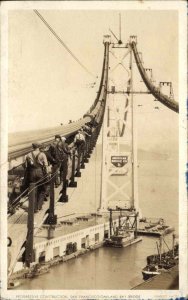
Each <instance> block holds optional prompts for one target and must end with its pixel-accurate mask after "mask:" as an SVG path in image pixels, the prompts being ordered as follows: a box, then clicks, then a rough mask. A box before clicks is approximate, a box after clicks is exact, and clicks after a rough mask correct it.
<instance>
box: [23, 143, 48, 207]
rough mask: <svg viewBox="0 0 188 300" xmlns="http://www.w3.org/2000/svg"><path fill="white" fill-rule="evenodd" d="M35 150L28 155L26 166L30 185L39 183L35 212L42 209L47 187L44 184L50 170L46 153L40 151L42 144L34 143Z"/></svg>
mask: <svg viewBox="0 0 188 300" xmlns="http://www.w3.org/2000/svg"><path fill="white" fill-rule="evenodd" d="M32 147H33V150H32V151H31V152H30V153H28V154H27V155H26V157H25V166H26V174H27V175H26V176H27V180H28V185H29V184H30V183H36V185H37V182H39V184H40V185H39V186H38V187H37V199H36V200H37V201H36V202H35V212H37V211H38V210H40V209H41V208H42V204H43V201H44V197H45V186H44V184H42V183H43V182H44V181H45V178H46V177H47V176H46V175H47V173H48V172H49V170H48V161H47V158H46V155H45V153H43V152H41V151H40V149H39V148H40V144H39V143H33V144H32Z"/></svg>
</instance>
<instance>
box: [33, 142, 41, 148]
mask: <svg viewBox="0 0 188 300" xmlns="http://www.w3.org/2000/svg"><path fill="white" fill-rule="evenodd" d="M32 147H33V149H37V148H39V147H40V144H39V143H33V144H32Z"/></svg>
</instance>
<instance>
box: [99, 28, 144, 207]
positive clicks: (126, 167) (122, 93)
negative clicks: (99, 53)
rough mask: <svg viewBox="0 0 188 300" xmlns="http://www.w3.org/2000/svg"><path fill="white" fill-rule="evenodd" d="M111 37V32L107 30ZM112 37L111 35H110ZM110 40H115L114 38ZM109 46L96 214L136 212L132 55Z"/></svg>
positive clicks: (121, 45) (125, 48)
mask: <svg viewBox="0 0 188 300" xmlns="http://www.w3.org/2000/svg"><path fill="white" fill-rule="evenodd" d="M111 33H112V34H113V32H112V31H111ZM113 35H114V34H113ZM114 37H116V36H115V35H114ZM116 39H117V43H112V42H111V43H110V49H109V66H110V67H109V80H108V91H107V93H108V97H107V102H106V109H105V115H104V121H103V129H102V177H101V180H102V182H101V197H100V207H99V211H101V212H105V211H107V210H108V209H110V208H111V209H113V208H115V207H118V208H124V209H125V208H127V209H128V210H129V209H130V210H132V209H135V210H136V211H137V212H138V211H139V206H138V192H137V186H138V185H137V145H136V140H137V139H136V132H137V130H136V122H135V116H134V110H135V105H134V97H133V94H134V91H133V89H134V87H133V52H132V48H131V43H132V41H134V42H137V38H136V36H130V40H129V42H128V43H126V44H125V43H123V42H122V40H121V35H120V38H119V39H118V38H116Z"/></svg>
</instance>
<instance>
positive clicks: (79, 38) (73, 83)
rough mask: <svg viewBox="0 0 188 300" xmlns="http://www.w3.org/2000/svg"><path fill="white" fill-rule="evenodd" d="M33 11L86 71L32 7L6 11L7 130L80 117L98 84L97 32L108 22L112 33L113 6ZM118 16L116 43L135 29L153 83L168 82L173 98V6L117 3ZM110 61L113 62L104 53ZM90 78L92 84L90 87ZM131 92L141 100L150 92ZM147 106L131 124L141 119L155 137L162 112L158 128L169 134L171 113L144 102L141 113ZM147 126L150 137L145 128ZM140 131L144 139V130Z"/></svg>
mask: <svg viewBox="0 0 188 300" xmlns="http://www.w3.org/2000/svg"><path fill="white" fill-rule="evenodd" d="M39 12H40V13H41V14H42V16H43V17H44V18H45V20H46V21H47V22H48V23H49V24H50V25H51V27H52V28H53V29H54V30H55V32H56V33H57V34H58V35H59V36H60V37H61V38H62V40H63V41H64V42H65V44H66V45H67V46H68V47H69V48H70V49H71V51H72V52H73V53H74V55H75V56H76V57H77V58H78V59H79V60H80V61H81V62H82V64H83V65H84V66H86V67H87V69H89V71H90V72H92V73H93V74H94V76H91V75H90V74H88V73H87V72H86V71H85V70H84V69H83V68H81V67H80V65H79V64H78V63H77V62H76V61H75V60H74V59H73V58H72V57H71V56H70V54H69V53H68V52H67V51H66V50H65V49H64V48H63V47H62V46H61V45H60V43H59V42H58V41H57V39H56V38H55V37H54V36H53V35H52V34H51V32H50V31H49V29H48V28H46V26H45V25H44V24H43V23H42V21H41V20H40V19H39V18H38V16H37V15H36V14H35V13H34V12H33V10H12V11H9V19H8V20H9V23H8V25H9V31H8V32H9V34H8V43H9V46H8V50H9V53H8V55H9V56H8V57H9V59H8V62H9V68H8V70H9V81H8V82H9V86H8V92H9V100H8V101H9V102H8V109H9V112H8V125H9V132H18V131H25V130H32V129H33V130H35V129H42V128H48V127H54V126H58V125H60V123H63V124H65V123H67V122H68V120H69V119H72V120H76V119H79V118H81V117H82V116H83V114H84V113H85V112H86V111H87V110H88V108H89V107H90V106H91V104H92V103H93V101H94V99H95V97H96V92H97V89H98V86H99V79H100V75H101V70H102V62H103V53H104V45H103V36H104V35H105V34H109V33H110V32H109V28H110V29H111V30H112V31H113V32H114V33H115V34H116V35H117V36H118V35H119V13H120V11H118V10H66V11H65V10H62V9H61V10H39ZM121 21H122V24H121V27H122V32H121V36H122V40H123V42H127V41H128V39H129V36H130V35H137V39H138V44H137V48H138V50H139V51H141V52H142V54H143V60H144V66H145V67H147V68H152V69H153V74H154V78H155V80H156V84H157V83H158V82H159V81H172V83H173V89H174V94H175V98H176V100H177V101H178V13H177V11H169V10H167V11H162V10H161V11H152V10H149V11H148V10H145V11H140V10H134V11H133V10H121ZM110 63H111V65H110V67H113V61H112V60H111V62H110ZM134 68H135V66H134ZM134 73H135V76H134V85H135V86H136V87H139V86H140V85H142V87H143V83H140V77H139V74H138V71H137V70H136V68H135V70H134ZM96 76H98V78H96ZM93 82H96V84H95V86H94V88H91V87H90V85H91V83H93ZM143 89H144V88H143ZM139 97H140V98H139ZM135 98H136V99H137V101H138V102H139V101H140V100H141V101H143V102H142V103H144V101H147V103H149V102H150V101H151V99H152V96H146V97H143V96H137V97H135ZM146 99H147V100H146ZM152 101H153V100H152ZM152 101H151V103H152ZM147 105H148V104H147ZM147 105H146V106H144V107H143V108H142V111H138V121H139V126H138V130H140V131H141V132H142V131H143V130H142V128H143V126H144V123H145V121H146V120H147V121H148V123H150V124H151V126H154V130H157V131H158V134H159V136H160V132H161V120H162V119H163V120H164V119H165V117H166V116H167V118H166V128H168V130H169V132H170V136H171V137H172V139H175V137H173V136H174V135H175V136H176V137H177V132H178V125H177V122H178V117H177V114H175V113H174V112H171V111H169V110H168V109H166V108H165V107H164V106H161V109H162V111H161V115H160V116H159V114H158V115H156V111H154V110H153V111H152V112H151V113H150V110H151V109H150V108H149V112H148V107H147ZM152 124H153V125H152ZM151 126H149V127H151ZM147 130H148V135H149V136H152V131H151V132H150V131H149V129H147ZM147 130H146V133H147ZM163 135H164V134H162V136H163ZM144 136H145V137H144ZM144 136H143V139H146V138H147V134H146V135H144ZM163 139H164V137H163Z"/></svg>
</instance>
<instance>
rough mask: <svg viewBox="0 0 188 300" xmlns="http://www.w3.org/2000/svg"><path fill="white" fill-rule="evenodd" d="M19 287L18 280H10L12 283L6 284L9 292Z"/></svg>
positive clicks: (19, 282)
mask: <svg viewBox="0 0 188 300" xmlns="http://www.w3.org/2000/svg"><path fill="white" fill-rule="evenodd" d="M20 285H21V281H18V280H12V281H9V282H8V289H9V290H11V289H14V288H16V287H18V286H20Z"/></svg>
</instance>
